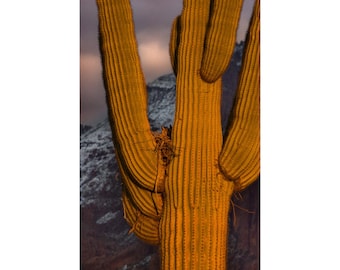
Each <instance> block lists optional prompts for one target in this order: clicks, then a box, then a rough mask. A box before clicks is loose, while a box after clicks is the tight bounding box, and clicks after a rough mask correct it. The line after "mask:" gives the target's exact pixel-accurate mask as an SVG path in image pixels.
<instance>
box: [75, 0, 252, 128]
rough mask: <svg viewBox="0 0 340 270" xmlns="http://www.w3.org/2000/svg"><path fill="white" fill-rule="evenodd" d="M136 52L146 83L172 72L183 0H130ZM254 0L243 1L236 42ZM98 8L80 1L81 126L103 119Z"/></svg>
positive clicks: (244, 27)
mask: <svg viewBox="0 0 340 270" xmlns="http://www.w3.org/2000/svg"><path fill="white" fill-rule="evenodd" d="M131 4H132V7H133V12H134V20H135V30H136V36H137V40H138V49H139V54H140V58H141V62H142V68H143V72H144V76H145V79H146V81H147V82H151V81H153V80H154V79H156V78H157V77H159V76H161V75H164V74H167V73H171V72H172V70H171V65H170V58H169V53H168V44H169V38H170V31H171V24H172V21H173V19H174V18H175V17H176V16H177V15H179V14H180V13H181V9H182V0H173V1H168V0H157V1H156V0H138V1H137V0H132V1H131ZM253 4H254V0H244V4H243V9H242V13H241V18H240V22H239V30H238V33H237V41H238V42H239V41H241V40H244V38H245V34H246V31H247V28H248V24H249V18H250V16H251V13H252V8H253ZM97 25H98V20H97V7H96V4H95V1H93V0H81V2H80V94H81V115H80V121H81V123H83V124H90V125H93V124H96V123H97V122H98V121H100V120H102V119H103V118H104V117H105V116H106V103H105V92H104V86H103V82H102V76H101V61H100V55H99V47H98V28H97Z"/></svg>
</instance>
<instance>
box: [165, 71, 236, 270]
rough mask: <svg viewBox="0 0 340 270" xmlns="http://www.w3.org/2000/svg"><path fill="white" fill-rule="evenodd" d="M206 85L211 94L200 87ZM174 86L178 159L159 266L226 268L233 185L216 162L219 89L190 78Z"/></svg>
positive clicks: (171, 170) (173, 168) (168, 183)
mask: <svg viewBox="0 0 340 270" xmlns="http://www.w3.org/2000/svg"><path fill="white" fill-rule="evenodd" d="M197 76H199V75H197ZM197 82H200V83H199V84H198V83H197ZM188 87H190V89H192V90H191V91H187V90H186V89H188ZM207 87H209V92H207V91H203V90H204V89H207ZM177 89H178V90H177V103H176V115H175V123H174V127H173V133H172V141H173V146H174V151H175V155H176V157H175V158H174V159H173V161H172V162H171V163H170V167H169V178H168V180H167V181H166V185H165V192H164V194H165V198H164V206H163V215H162V218H161V222H160V236H161V237H160V238H161V253H162V255H161V256H162V260H161V261H162V269H163V270H165V269H167V270H168V269H169V270H170V269H188V270H189V269H216V270H217V269H225V267H226V254H227V252H226V243H227V216H228V209H229V202H230V196H231V194H232V191H233V183H232V182H228V181H225V180H224V179H223V176H222V174H221V173H220V172H219V168H218V163H217V161H218V156H219V153H220V151H221V148H222V141H223V138H222V132H221V120H220V106H219V104H220V98H221V87H220V85H219V84H218V83H217V84H215V85H214V87H213V88H212V89H211V85H207V84H206V83H204V82H203V81H201V80H197V78H193V80H192V81H190V80H185V81H184V85H181V84H179V85H178V86H177ZM187 100H190V101H191V102H187ZM181 112H188V113H184V114H182V113H181Z"/></svg>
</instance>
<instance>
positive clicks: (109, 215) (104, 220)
mask: <svg viewBox="0 0 340 270" xmlns="http://www.w3.org/2000/svg"><path fill="white" fill-rule="evenodd" d="M119 213H120V210H118V211H116V212H114V213H112V212H111V211H110V212H108V213H106V214H105V215H104V216H102V217H101V218H99V219H98V220H97V221H96V223H97V224H105V223H108V222H109V221H110V220H112V219H114V218H115V217H116V216H117V215H118V214H119Z"/></svg>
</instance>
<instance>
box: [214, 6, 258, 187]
mask: <svg viewBox="0 0 340 270" xmlns="http://www.w3.org/2000/svg"><path fill="white" fill-rule="evenodd" d="M259 59H260V4H259V0H256V2H255V6H254V11H253V16H252V19H251V23H250V28H249V32H248V36H247V40H246V47H245V55H244V59H243V65H242V70H241V75H240V82H239V89H238V93H237V96H236V100H235V105H234V109H233V114H232V123H231V125H230V128H229V129H228V135H227V139H226V141H225V143H224V145H223V150H222V152H221V154H220V158H219V164H220V167H221V170H222V172H223V173H224V175H225V176H226V178H228V179H229V180H233V181H235V183H236V185H235V189H236V190H241V189H244V188H245V187H246V186H248V185H249V184H250V183H252V182H253V181H255V180H256V179H257V177H258V175H259V172H260V62H259Z"/></svg>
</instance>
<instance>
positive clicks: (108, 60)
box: [97, 0, 157, 191]
mask: <svg viewBox="0 0 340 270" xmlns="http://www.w3.org/2000/svg"><path fill="white" fill-rule="evenodd" d="M97 8H98V16H99V33H100V39H101V40H100V41H101V55H102V62H103V63H102V64H103V69H104V76H105V80H104V81H105V86H106V93H107V103H108V107H109V114H110V117H111V127H112V133H113V140H114V143H115V147H116V148H117V149H118V151H117V152H118V153H119V155H118V158H119V159H121V164H122V166H123V167H125V170H126V171H128V173H129V177H130V178H131V179H132V180H133V181H134V182H135V183H137V184H138V185H140V186H141V187H143V188H146V189H148V190H151V191H152V190H154V189H155V186H154V185H155V180H156V176H157V153H155V151H153V150H154V148H155V142H154V138H153V135H152V134H151V131H150V124H149V122H148V118H147V96H146V86H145V82H144V77H143V73H142V70H141V65H140V60H139V56H138V50H137V43H136V38H135V33H134V24H133V17H132V10H131V6H130V2H129V1H128V0H120V1H114V0H97Z"/></svg>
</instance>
